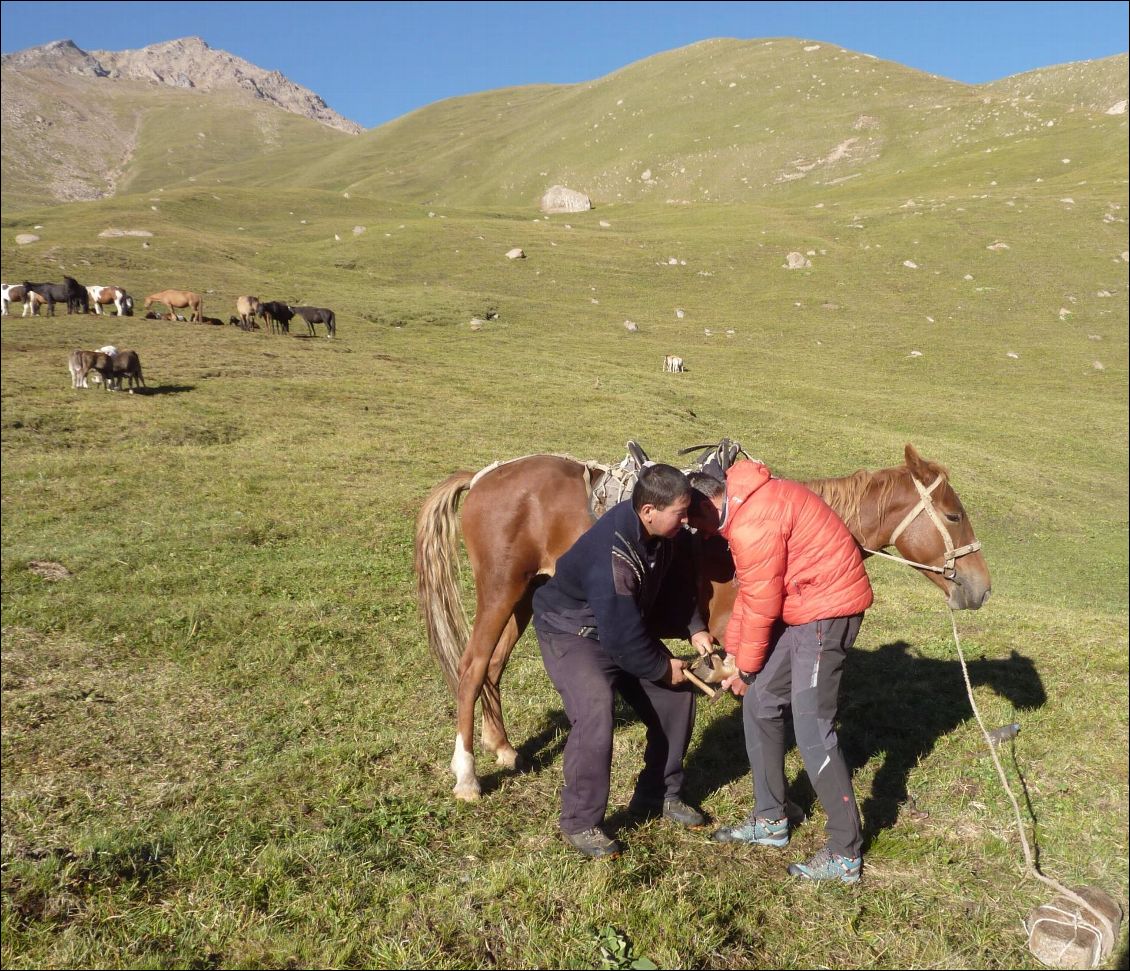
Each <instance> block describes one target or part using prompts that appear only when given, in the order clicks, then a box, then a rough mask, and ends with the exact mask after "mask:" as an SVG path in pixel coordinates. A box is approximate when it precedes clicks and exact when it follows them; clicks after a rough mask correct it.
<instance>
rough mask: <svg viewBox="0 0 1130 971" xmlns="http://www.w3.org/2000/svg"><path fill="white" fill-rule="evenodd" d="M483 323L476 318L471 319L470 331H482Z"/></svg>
mask: <svg viewBox="0 0 1130 971" xmlns="http://www.w3.org/2000/svg"><path fill="white" fill-rule="evenodd" d="M482 329H483V322H482V321H481V320H480V319H479V318H478V317H472V318H471V330H482Z"/></svg>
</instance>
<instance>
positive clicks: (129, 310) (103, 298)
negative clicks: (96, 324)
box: [86, 287, 133, 317]
mask: <svg viewBox="0 0 1130 971" xmlns="http://www.w3.org/2000/svg"><path fill="white" fill-rule="evenodd" d="M86 292H87V295H88V296H89V297H90V302H91V304H92V305H93V306H94V312H95V313H96V314H101V313H102V307H103V306H104V305H105V306H109V305H110V304H113V305H114V309H115V310H116V311H117V313H118V316H119V317H132V316H133V297H131V296H130V295H129V294H128V293H126V292H125V290H123V289H122V288H121V287H87V288H86Z"/></svg>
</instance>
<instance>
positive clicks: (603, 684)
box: [537, 630, 695, 833]
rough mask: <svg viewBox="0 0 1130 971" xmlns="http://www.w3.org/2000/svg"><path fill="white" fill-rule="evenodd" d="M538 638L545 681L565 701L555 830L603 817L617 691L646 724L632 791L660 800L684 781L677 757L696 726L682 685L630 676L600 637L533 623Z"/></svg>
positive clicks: (586, 825) (571, 829) (691, 700)
mask: <svg viewBox="0 0 1130 971" xmlns="http://www.w3.org/2000/svg"><path fill="white" fill-rule="evenodd" d="M537 635H538V644H539V645H540V647H541V656H542V660H543V661H544V662H545V669H546V671H547V672H548V673H549V677H550V680H552V681H553V684H554V687H556V688H557V690H558V692H559V693H560V695H561V700H562V701H564V703H565V714H566V715H568V717H569V724H570V726H571V727H570V731H569V738H568V740H567V741H566V742H565V786H564V788H563V789H562V790H561V829H562V830H563V831H564V832H566V833H580V832H583V831H584V830H586V829H592V827H594V826H600V825H601V824H602V823H603V822H604V815H605V812H606V811H607V809H608V792H609V787H610V783H611V777H612V729H613V707H614V699H615V693H616V692H619V694H620V696H621V697H622V698H623V699H624V700H625V701H626V702H627V703H628V704H629V705H630V706H631V707H632V709H633V710H634V711H635V713H636V714H637V715H639V717H640V720H641V721H642V722H643V723H644V725H645V726H646V727H647V743H646V746H645V748H644V756H643V760H644V766H643V771H642V772H640V775H639V779H638V781H637V782H636V792H635V797H634V798H638V799H640V800H642V801H646V802H649V803H656V804H658V803H660V802H662V800H663V799H664V797H666V796H677V795H679V793H680V792H681V791H682V788H683V756H684V755H686V751H687V745H688V744H690V739H691V729H692V728H694V714H695V696H694V695H693V694H692V693H691V692H690V691H688V690H684V687H683V686H680V687H679V688H668V687H665V686H664V685H661V684H656V683H655V682H654V681H646V680H642V679H640V678H637V677H634V676H633V675H631V674H629V673H628V672H627V671H625V670H623V669H622V668H620V667H618V666H617V665H616V663H615V662H614V661H613V660H612V658H611V657H609V656H608V653H607V652H606V651H605V650H604V648H602V647H601V646H600V642H599V641H594V640H590V639H588V638H585V637H578V636H576V635H575V634H561V633H557V632H556V631H544V630H538V631H537Z"/></svg>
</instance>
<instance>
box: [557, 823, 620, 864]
mask: <svg viewBox="0 0 1130 971" xmlns="http://www.w3.org/2000/svg"><path fill="white" fill-rule="evenodd" d="M561 835H562V836H563V837H564V838H565V842H566V843H568V844H569V845H570V846H571V847H573V849H575V850H578V851H580V852H581V853H583V854H584V855H585V856H588V857H591V858H592V859H594V860H598V859H600V858H602V857H616V856H619V855H620V854H621V853H623V852H624V844H623V843H621V842H620V841H619V840H614V839H612V838H611V837H609V836H608V835H607V834H606V833H605V832H604V830H602V829H601V828H600V827H599V826H594V827H593V828H592V829H586V830H582V831H581V832H580V833H566V832H565V831H564V830H563V831H562V832H561Z"/></svg>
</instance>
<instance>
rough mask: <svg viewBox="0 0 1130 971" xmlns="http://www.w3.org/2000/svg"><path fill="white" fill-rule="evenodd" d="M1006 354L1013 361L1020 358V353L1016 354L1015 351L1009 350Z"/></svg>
mask: <svg viewBox="0 0 1130 971" xmlns="http://www.w3.org/2000/svg"><path fill="white" fill-rule="evenodd" d="M1008 356H1009V357H1011V358H1012V359H1013V360H1014V361H1016V360H1019V359H1020V355H1019V354H1017V353H1016V352H1015V351H1009V352H1008Z"/></svg>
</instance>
